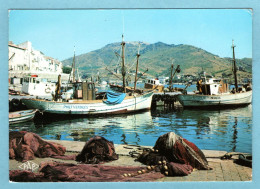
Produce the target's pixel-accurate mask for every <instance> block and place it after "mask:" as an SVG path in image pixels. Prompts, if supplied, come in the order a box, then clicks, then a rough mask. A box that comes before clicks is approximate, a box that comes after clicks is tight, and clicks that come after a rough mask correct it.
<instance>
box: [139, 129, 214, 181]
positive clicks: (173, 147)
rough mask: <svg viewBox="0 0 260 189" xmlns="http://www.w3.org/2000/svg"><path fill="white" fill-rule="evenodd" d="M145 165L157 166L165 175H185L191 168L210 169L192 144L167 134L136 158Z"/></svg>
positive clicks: (174, 135)
mask: <svg viewBox="0 0 260 189" xmlns="http://www.w3.org/2000/svg"><path fill="white" fill-rule="evenodd" d="M137 161H140V162H142V163H144V164H146V165H158V166H159V167H161V171H162V172H165V171H166V175H171V176H176V175H182V174H183V175H187V174H189V173H190V172H191V171H192V170H193V168H196V169H200V170H208V169H211V168H210V167H209V166H208V162H207V160H206V157H205V156H204V154H203V152H202V151H201V150H200V149H199V148H198V147H197V146H196V145H195V144H193V143H192V142H189V141H188V140H186V139H184V138H182V137H180V136H179V135H176V134H175V133H173V132H169V133H167V134H164V135H162V136H160V137H159V138H158V139H157V141H156V143H155V146H154V148H153V149H152V150H150V151H149V150H148V151H145V152H143V153H142V154H141V155H140V156H139V157H138V158H137Z"/></svg>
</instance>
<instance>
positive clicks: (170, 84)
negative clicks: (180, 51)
mask: <svg viewBox="0 0 260 189" xmlns="http://www.w3.org/2000/svg"><path fill="white" fill-rule="evenodd" d="M172 62H173V61H172ZM172 72H173V63H172V65H171V78H170V83H169V89H170V92H172V78H173V73H172Z"/></svg>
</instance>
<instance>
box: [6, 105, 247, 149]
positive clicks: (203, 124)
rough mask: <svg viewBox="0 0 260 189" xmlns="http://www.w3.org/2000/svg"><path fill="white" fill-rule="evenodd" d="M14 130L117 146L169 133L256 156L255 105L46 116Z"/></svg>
mask: <svg viewBox="0 0 260 189" xmlns="http://www.w3.org/2000/svg"><path fill="white" fill-rule="evenodd" d="M9 129H10V130H11V131H31V132H34V133H36V134H38V135H40V136H41V137H42V138H44V139H55V140H71V141H87V140H88V139H90V138H91V137H93V136H95V135H99V136H103V137H105V138H106V139H108V140H110V141H113V142H114V143H115V144H129V145H145V146H153V145H154V144H155V142H156V140H157V138H158V137H159V136H160V135H162V134H165V133H167V132H171V131H172V132H175V133H176V134H178V135H180V136H182V137H183V138H186V139H187V140H189V141H191V142H193V143H195V144H196V145H197V146H198V147H199V148H200V149H207V150H224V151H228V152H231V151H236V152H248V153H252V105H249V106H246V107H241V108H235V109H225V110H198V109H196V110H195V109H194V110H188V109H175V110H168V109H165V108H164V107H157V108H156V109H155V110H151V111H145V112H140V113H136V114H126V115H116V116H102V117H80V118H79V117H77V118H75V117H73V118H72V117H59V116H55V117H46V118H45V119H41V120H38V121H29V122H25V123H19V124H14V125H10V127H9Z"/></svg>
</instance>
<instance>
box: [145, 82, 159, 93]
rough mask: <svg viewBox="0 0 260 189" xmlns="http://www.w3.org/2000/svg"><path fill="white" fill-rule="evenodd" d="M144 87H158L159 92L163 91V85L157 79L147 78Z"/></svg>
mask: <svg viewBox="0 0 260 189" xmlns="http://www.w3.org/2000/svg"><path fill="white" fill-rule="evenodd" d="M144 88H145V89H158V90H159V92H163V90H164V85H163V84H161V83H160V81H159V80H158V79H148V80H147V81H146V82H145V84H144Z"/></svg>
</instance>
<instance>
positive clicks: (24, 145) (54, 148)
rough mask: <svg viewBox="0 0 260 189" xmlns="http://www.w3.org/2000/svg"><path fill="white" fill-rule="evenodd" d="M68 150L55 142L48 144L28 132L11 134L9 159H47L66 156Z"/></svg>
mask: <svg viewBox="0 0 260 189" xmlns="http://www.w3.org/2000/svg"><path fill="white" fill-rule="evenodd" d="M65 151H66V148H65V147H64V146H62V145H60V144H57V143H54V142H47V141H44V140H42V139H41V137H40V136H38V135H37V134H35V133H31V132H26V131H11V132H9V158H10V159H16V160H18V161H23V162H24V161H28V160H32V159H34V158H35V157H39V158H45V157H53V156H61V155H64V154H65Z"/></svg>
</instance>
